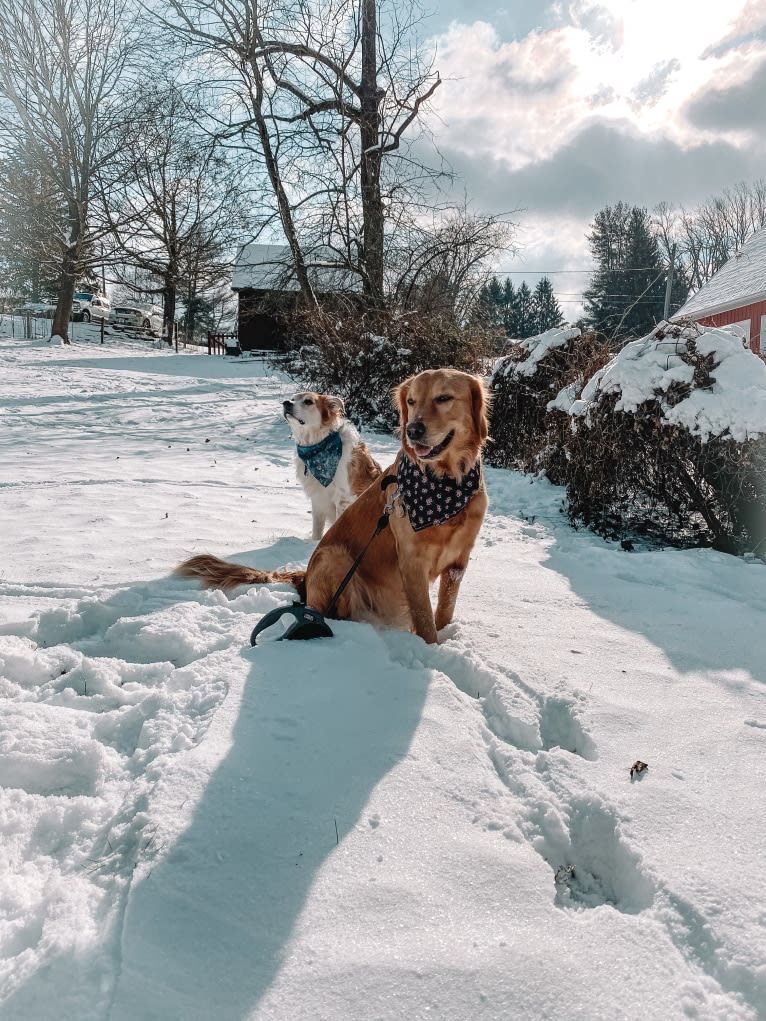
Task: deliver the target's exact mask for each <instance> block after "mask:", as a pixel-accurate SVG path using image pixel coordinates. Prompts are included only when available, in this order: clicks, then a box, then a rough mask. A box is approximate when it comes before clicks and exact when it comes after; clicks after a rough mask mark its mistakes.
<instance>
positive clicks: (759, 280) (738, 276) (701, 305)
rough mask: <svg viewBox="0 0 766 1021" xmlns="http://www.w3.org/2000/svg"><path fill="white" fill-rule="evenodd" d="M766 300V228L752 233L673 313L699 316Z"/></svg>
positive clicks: (675, 314) (678, 316)
mask: <svg viewBox="0 0 766 1021" xmlns="http://www.w3.org/2000/svg"><path fill="white" fill-rule="evenodd" d="M757 301H766V228H765V229H763V230H760V231H758V233H757V234H753V236H752V237H750V238H748V240H747V241H746V242H745V243H744V245H743V246H742V248H740V250H739V251H738V252H737V254H736V255H734V256H732V258H731V259H729V261H728V262H726V263H724V265H723V266H721V268H720V269H719V270H718V272H717V273H714V274H713V276H712V277H711V278H710V279H709V280H708V281H707V282H706V283H704V284H703V285H702V287H700V289H699V290H698V291H697V293H696V294H693V295H692V296H691V298H689V300H688V301H687V302H686V304H685V305H682V306H681V308H679V310H678V311H677V312H676V313H674V315H673V316H672V318H673V319H679V318H681V317H684V316H690V317H692V318H698V317H700V316H705V315H714V314H715V313H716V312H726V311H728V310H729V309H734V308H741V307H743V306H745V305H752V304H754V303H755V302H757Z"/></svg>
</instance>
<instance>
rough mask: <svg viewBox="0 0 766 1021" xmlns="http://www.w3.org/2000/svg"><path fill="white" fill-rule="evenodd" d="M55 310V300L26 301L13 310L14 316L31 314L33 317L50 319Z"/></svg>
mask: <svg viewBox="0 0 766 1021" xmlns="http://www.w3.org/2000/svg"><path fill="white" fill-rule="evenodd" d="M55 311H56V302H55V301H28V302H27V303H26V304H25V305H21V306H19V308H15V309H14V310H13V314H14V315H15V316H32V317H33V318H34V319H52V318H53V313H54V312H55Z"/></svg>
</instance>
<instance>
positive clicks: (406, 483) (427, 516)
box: [396, 452, 481, 532]
mask: <svg viewBox="0 0 766 1021" xmlns="http://www.w3.org/2000/svg"><path fill="white" fill-rule="evenodd" d="M396 481H397V483H398V486H399V492H398V495H399V496H401V499H402V502H403V503H404V507H405V510H406V512H407V517H408V518H409V519H410V524H411V525H412V527H413V530H414V531H416V532H419V531H420V530H421V529H422V528H429V527H430V526H431V525H442V524H444V522H445V521H449V520H450V518H454V517H455V515H456V514H459V513H460V512H461V511H463V510H465V508H466V507H467V506H468V504H469V503H470V502H471V500H472V499H473V498H474V496H476V494H477V492H478V491H479V487H480V486H481V461H480V460H479V461H477V462H476V464H475V465H474V466H473V468H471V470H470V471H468V472H467V473H466V474H465V475H464V476H463V477H462V479H461V480H460V481H459V482H458V480H457V479H453V478H451V477H450V476H449V475H440V476H437V475H434V474H433V473H432V472H431V471H430V469H429V468H426V469H425V471H423V469H422V468H420V467H419V466H418V465H417V464H416V463H415V462H414V461H412V460H410V458H409V457H408V456H407V455H406V454H405V453H404V452H402V455H401V457H400V458H399V463H398V465H397V468H396Z"/></svg>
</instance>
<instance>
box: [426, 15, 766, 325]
mask: <svg viewBox="0 0 766 1021" xmlns="http://www.w3.org/2000/svg"><path fill="white" fill-rule="evenodd" d="M425 27H427V31H428V32H430V33H432V36H433V38H432V40H431V41H432V42H433V43H434V44H435V46H436V49H437V59H436V66H437V67H438V69H439V72H440V74H441V76H442V78H443V79H444V83H443V85H442V86H441V88H440V89H439V90H438V91H437V93H436V95H435V97H434V108H435V113H436V115H437V117H435V118H434V121H433V130H434V133H435V135H436V139H437V142H438V144H439V147H440V149H441V151H442V152H443V153H444V155H445V156H446V158H447V159H448V160H449V162H450V163H451V164H452V165H453V167H454V168H455V169H456V170H457V171H459V172H460V173H461V174H462V177H463V181H464V184H465V189H466V191H467V194H468V196H469V199H470V201H471V203H472V204H473V205H474V206H475V207H476V208H477V209H481V210H485V211H492V212H497V213H503V212H511V211H513V210H517V212H516V213H515V214H514V215H513V217H512V218H513V219H514V220H515V221H516V222H518V224H519V231H518V236H517V240H518V244H519V247H520V251H519V254H518V255H517V256H515V257H513V258H509V259H506V260H504V261H503V265H502V266H498V270H502V271H504V272H503V273H502V274H501V275H503V276H504V275H505V271H509V270H524V271H525V272H527V273H528V277H527V279H528V280H529V282H530V284H534V282H535V281H536V280H537V278H538V277H537V275H536V274H534V273H533V272H532V271H534V270H546V271H549V272H550V271H553V270H560V269H568V270H579V269H583V268H584V267H587V266H589V265H590V257H589V252H588V245H587V241H586V239H585V234H586V233H587V230H588V224H589V222H590V221H591V219H592V218H593V215H594V214H595V213H596V212H597V211H598V210H599V209H601V208H602V207H603V206H604V205H606V204H607V203H613V202H616V201H618V200H620V199H623V200H624V201H627V202H629V203H630V204H635V205H640V206H646V207H648V208H649V209H651V208H652V207H653V206H655V205H656V204H657V203H658V202H660V201H663V200H664V201H667V202H670V203H674V204H678V205H683V206H685V207H686V208H693V207H694V206H695V205H696V204H697V203H698V202H700V201H702V200H704V199H705V198H708V197H710V196H712V195H715V194H719V193H720V192H722V191H723V190H724V189H725V188H727V187H731V186H732V185H734V184H736V183H737V182H738V181H743V180H744V181H747V182H751V181H754V180H755V179H757V178H759V177H766V0H729V2H724V3H718V4H708V3H703V2H700V0H623V2H620V0H605V2H603V3H589V2H587V0H575V2H573V3H566V2H562V3H553V4H550V5H549V6H543V5H541V4H540V3H536V2H533V0H516V2H509V3H508V4H507V5H498V4H497V3H495V2H493V0H471V2H467V0H442V2H440V3H439V4H438V12H437V13H435V14H434V15H433V16H432V17H431V18H430V19H429V20H428V21H427V22H426V26H425ZM421 31H422V28H421ZM522 278H523V277H522V276H521V275H520V274H519V273H513V275H512V277H511V279H512V280H513V281H514V284H517V283H519V282H520V281H521V279H522ZM551 279H552V281H553V284H554V288H555V290H556V292H557V294H558V295H562V296H564V295H566V297H560V299H559V300H560V302H561V305H562V310H563V311H564V314H565V315H571V314H572V312H573V311H574V310H575V308H576V306H575V304H574V292H577V291H579V290H580V289H581V288H582V287H583V286H585V285H586V284H587V279H588V278H587V274H577V273H571V272H570V273H569V274H562V275H553V273H552V272H551ZM569 299H571V303H567V302H568V301H569Z"/></svg>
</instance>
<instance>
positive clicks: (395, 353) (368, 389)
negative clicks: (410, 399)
mask: <svg viewBox="0 0 766 1021" xmlns="http://www.w3.org/2000/svg"><path fill="white" fill-rule="evenodd" d="M286 325H287V335H288V342H287V353H286V355H285V356H283V359H282V360H281V361H280V368H282V369H284V370H285V371H287V372H288V373H289V374H290V375H291V376H293V378H294V379H295V380H296V381H297V382H298V383H299V385H300V386H302V387H305V388H306V389H310V390H316V391H318V392H319V393H333V394H336V395H338V396H339V397H342V398H343V401H344V403H345V405H346V413H347V415H348V416H349V418H351V419H352V420H353V421H354V422H356V423H357V425H366V426H368V427H370V428H373V429H382V430H388V429H393V428H395V427H396V425H397V421H398V412H397V410H396V408H395V407H394V405H393V402H392V400H391V391H392V390H393V388H394V387H395V386H397V384H399V383H401V382H402V380H404V379H406V378H407V377H408V376H410V375H412V374H413V373H416V372H421V371H422V370H423V369H435V368H440V367H442V366H448V365H449V366H452V367H453V368H456V369H463V370H464V371H466V372H482V371H483V367H484V365H485V364H486V359H487V357H488V354H489V351H490V344H491V337H490V336H489V335H488V334H487V333H485V332H483V331H482V330H479V329H476V330H471V329H461V328H459V327H458V326H456V325H455V323H454V322H452V321H450V320H448V319H439V318H438V317H435V316H433V315H428V316H426V315H423V314H422V313H418V312H406V313H405V312H399V313H397V312H392V311H380V312H376V313H374V314H372V313H366V314H363V313H361V312H358V311H356V310H351V309H349V311H348V314H346V315H342V316H341V315H339V314H338V313H335V312H332V313H330V312H327V311H318V312H302V313H296V314H294V315H293V316H292V317H290V318H289V319H288V320H287V323H286Z"/></svg>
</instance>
